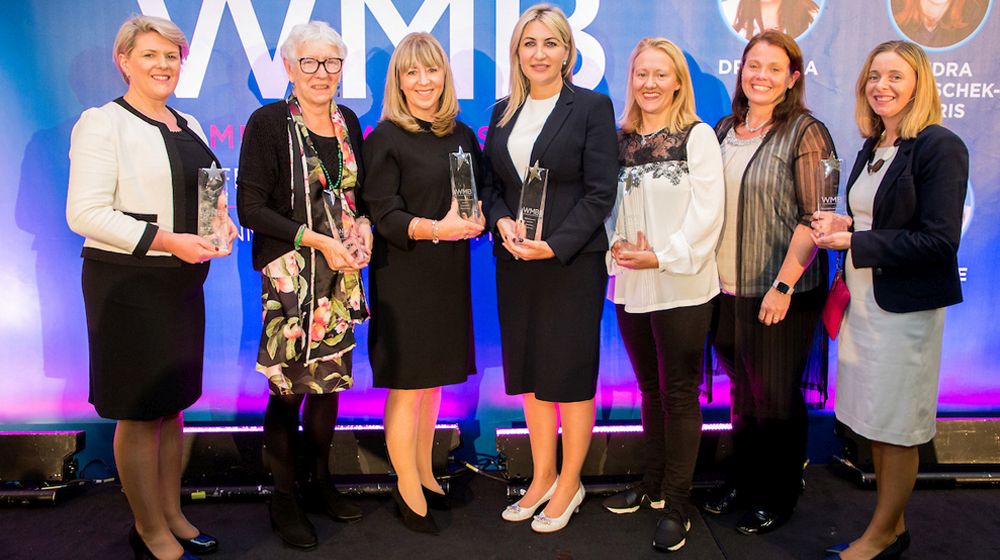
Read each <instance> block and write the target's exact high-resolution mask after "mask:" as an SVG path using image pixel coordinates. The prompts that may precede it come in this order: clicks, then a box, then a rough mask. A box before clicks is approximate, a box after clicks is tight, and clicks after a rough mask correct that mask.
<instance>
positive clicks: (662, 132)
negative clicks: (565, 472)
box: [604, 38, 725, 551]
mask: <svg viewBox="0 0 1000 560" xmlns="http://www.w3.org/2000/svg"><path fill="white" fill-rule="evenodd" d="M628 75H629V82H628V86H627V87H626V90H625V114H624V117H623V118H622V121H621V126H622V130H621V133H620V135H619V138H618V147H619V151H618V159H619V163H620V165H621V170H620V172H619V174H618V199H619V204H618V211H617V212H616V213H615V216H614V224H615V227H614V237H613V240H612V241H613V244H612V246H611V251H610V255H611V258H612V260H613V263H612V265H611V272H612V274H614V280H613V284H612V287H611V289H610V290H609V297H611V298H612V299H613V300H614V302H615V309H616V311H617V315H618V326H619V329H620V330H621V334H622V340H623V341H624V343H625V349H626V350H627V351H628V355H629V359H630V360H631V362H632V368H633V369H634V370H635V375H636V379H637V380H638V383H639V390H640V391H641V393H642V424H643V433H644V434H645V436H644V437H645V445H646V453H645V457H646V464H645V475H644V477H643V481H642V483H641V484H640V485H638V486H637V487H635V488H632V489H629V490H626V491H625V492H622V493H621V494H617V495H615V496H612V497H610V498H608V499H607V500H605V502H604V507H605V508H607V509H608V510H610V511H612V512H614V513H631V512H634V511H636V510H638V509H639V508H640V507H641V506H642V505H644V504H645V505H648V506H649V507H652V508H653V509H663V510H664V511H665V515H664V516H663V517H662V518H661V519H660V521H659V522H658V523H657V528H656V532H655V534H654V537H653V547H654V548H657V549H659V550H665V551H673V550H677V549H679V548H681V547H682V546H684V542H685V539H686V536H687V531H688V529H690V527H691V521H690V516H691V511H693V510H692V509H691V504H690V490H691V478H692V476H693V474H694V466H695V461H696V459H697V457H698V444H699V442H700V440H701V422H702V419H701V407H700V405H699V402H698V384H699V381H700V379H701V372H702V367H701V366H702V361H701V360H702V356H703V353H704V349H705V338H706V336H707V334H708V330H709V324H710V322H711V318H712V303H711V300H712V299H713V298H714V297H715V296H716V295H717V294H718V293H719V281H718V270H717V268H716V264H715V247H716V244H717V242H718V239H719V234H720V232H721V231H722V221H723V214H724V208H725V183H724V180H723V171H722V154H721V151H720V149H719V142H718V141H717V140H716V137H715V133H714V132H713V130H712V127H710V126H708V125H707V124H704V123H702V122H700V121H699V120H698V116H697V115H696V114H695V106H694V91H693V89H692V87H691V75H690V72H689V71H688V67H687V63H686V62H685V60H684V53H683V52H681V50H680V49H679V48H678V47H677V45H675V44H674V43H672V42H670V41H668V40H667V39H663V38H646V39H642V40H641V41H639V44H638V45H637V46H636V48H635V50H634V51H632V57H631V59H630V62H629V74H628ZM668 442H669V449H668Z"/></svg>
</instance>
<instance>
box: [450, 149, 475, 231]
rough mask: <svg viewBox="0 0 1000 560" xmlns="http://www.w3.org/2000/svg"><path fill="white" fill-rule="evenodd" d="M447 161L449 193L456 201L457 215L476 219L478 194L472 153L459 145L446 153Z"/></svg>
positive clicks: (467, 218)
mask: <svg viewBox="0 0 1000 560" xmlns="http://www.w3.org/2000/svg"><path fill="white" fill-rule="evenodd" d="M448 163H449V168H450V170H451V195H452V196H453V197H455V201H456V202H458V215H459V216H461V217H462V218H463V219H466V220H473V221H475V220H478V219H479V216H480V211H479V194H478V191H476V174H475V173H474V172H473V166H472V154H471V153H469V152H466V151H464V150H463V149H462V147H461V146H459V147H458V151H457V152H454V153H450V154H448Z"/></svg>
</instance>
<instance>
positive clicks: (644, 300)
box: [608, 123, 726, 313]
mask: <svg viewBox="0 0 1000 560" xmlns="http://www.w3.org/2000/svg"><path fill="white" fill-rule="evenodd" d="M686 147H687V165H686V170H685V166H684V165H683V162H675V161H658V162H654V163H650V164H645V165H642V166H636V168H635V169H633V168H628V167H624V168H622V173H620V174H619V181H618V204H617V205H616V208H615V212H614V213H613V214H612V218H611V220H610V222H609V224H608V225H609V230H610V231H613V232H614V235H613V237H612V238H611V242H612V243H613V242H614V241H615V239H624V238H625V235H624V228H623V226H622V220H618V219H617V218H618V213H619V211H620V209H621V201H622V197H623V196H624V187H625V177H626V175H627V174H628V173H630V172H637V173H639V176H640V185H639V190H641V191H644V193H643V202H644V206H645V213H646V220H645V221H646V231H645V232H644V233H645V234H646V237H647V239H648V240H649V243H650V245H651V246H652V248H653V252H654V253H655V254H656V258H657V260H658V261H659V269H655V268H650V269H643V270H629V269H625V268H622V267H618V266H616V265H614V264H613V261H612V259H611V256H610V255H611V254H610V252H609V253H608V262H609V272H610V273H611V274H613V275H614V278H613V280H612V284H611V285H610V286H609V290H608V292H609V293H608V296H609V299H612V300H613V301H614V302H615V303H616V304H624V305H625V310H626V311H628V312H630V313H648V312H651V311H659V310H664V309H671V308H674V307H683V306H691V305H698V304H701V303H705V302H707V301H709V300H710V299H712V298H713V297H715V296H716V295H717V294H718V293H719V273H718V268H717V266H716V263H715V248H716V245H717V244H718V241H719V234H720V233H721V232H722V222H723V217H724V215H725V213H724V210H725V200H726V198H725V197H726V186H725V179H724V176H723V167H722V151H721V150H720V148H719V142H718V140H717V139H716V137H715V132H714V131H713V130H712V127H710V126H708V125H707V124H705V123H699V124H696V125H695V126H694V127H693V128H692V129H691V132H690V134H689V135H688V139H687V144H686Z"/></svg>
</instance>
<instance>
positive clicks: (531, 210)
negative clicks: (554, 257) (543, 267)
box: [517, 161, 549, 241]
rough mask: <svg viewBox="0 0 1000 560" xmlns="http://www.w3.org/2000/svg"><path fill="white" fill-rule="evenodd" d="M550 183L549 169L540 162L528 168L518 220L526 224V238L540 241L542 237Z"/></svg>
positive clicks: (522, 187) (522, 188)
mask: <svg viewBox="0 0 1000 560" xmlns="http://www.w3.org/2000/svg"><path fill="white" fill-rule="evenodd" d="M548 183H549V170H548V169H546V168H544V167H539V166H538V162H537V161H536V162H535V165H532V166H531V167H529V168H528V171H527V173H525V177H524V184H522V185H521V202H520V204H519V205H518V209H517V221H518V222H522V223H523V224H524V238H525V239H532V240H535V241H539V240H540V239H541V237H542V218H543V217H544V215H545V189H546V187H547V186H548Z"/></svg>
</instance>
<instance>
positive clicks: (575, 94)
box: [481, 84, 618, 264]
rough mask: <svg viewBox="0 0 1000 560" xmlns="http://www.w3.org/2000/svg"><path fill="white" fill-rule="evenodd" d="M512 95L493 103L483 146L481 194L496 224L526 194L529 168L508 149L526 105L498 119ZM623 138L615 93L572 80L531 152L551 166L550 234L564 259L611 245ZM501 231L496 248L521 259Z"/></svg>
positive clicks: (546, 228) (545, 233) (546, 235)
mask: <svg viewBox="0 0 1000 560" xmlns="http://www.w3.org/2000/svg"><path fill="white" fill-rule="evenodd" d="M507 102H508V100H507V99H503V100H501V101H500V102H498V103H497V104H496V107H495V108H494V109H493V116H492V117H491V118H490V132H489V134H488V135H487V136H486V147H485V149H484V150H483V159H484V164H483V183H482V188H481V196H482V200H483V208H484V210H485V212H486V224H487V227H489V228H490V229H491V230H492V229H494V228H495V227H496V223H497V220H499V219H500V218H503V217H505V216H507V217H512V218H513V217H514V216H515V215H516V213H517V210H518V204H520V197H521V185H522V180H521V174H520V173H518V172H517V170H516V169H514V162H513V161H511V159H510V152H509V151H508V149H507V140H508V138H510V133H511V130H513V128H514V124H515V123H516V122H517V118H518V117H519V116H520V112H521V109H520V108H519V109H518V110H517V113H515V115H514V118H513V119H511V120H510V122H508V123H507V124H506V125H505V126H503V127H500V126H498V125H497V122H498V121H499V120H500V116H501V115H502V114H503V112H504V111H505V110H506V108H507ZM617 140H618V137H617V134H616V132H615V114H614V108H613V107H612V105H611V99H610V98H608V96H606V95H604V94H601V93H597V92H595V91H590V90H589V89H584V88H581V87H577V86H571V85H569V84H567V85H564V86H563V88H562V91H561V93H560V94H559V99H558V100H557V101H556V106H555V107H554V108H553V109H552V112H551V113H550V114H549V116H548V118H547V119H546V120H545V125H544V126H542V130H541V132H540V133H539V134H538V138H537V139H536V140H535V144H534V147H533V148H532V150H531V158H530V161H538V162H540V165H541V167H545V168H548V170H549V179H548V187H547V189H546V194H545V214H544V220H543V222H542V239H543V240H544V241H546V242H548V244H549V247H551V248H552V251H553V252H554V253H555V258H556V259H558V260H559V262H561V263H563V264H566V263H568V262H569V261H570V260H572V259H573V257H575V256H576V255H577V254H579V253H584V252H604V251H607V250H608V236H607V234H606V233H605V230H604V221H605V220H606V219H607V217H608V216H609V215H610V214H611V210H612V209H613V208H614V205H615V197H616V196H617V192H618V141H617ZM493 239H494V240H496V241H497V242H496V243H494V244H493V254H494V255H496V257H497V258H499V259H508V260H513V256H512V255H511V254H510V253H509V252H508V251H507V250H506V249H504V248H503V245H502V244H501V243H499V241H498V240H499V239H500V237H499V232H496V233H495V235H494V238H493Z"/></svg>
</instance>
